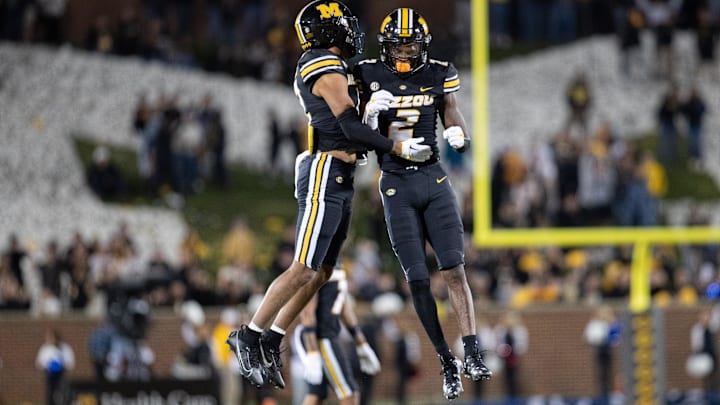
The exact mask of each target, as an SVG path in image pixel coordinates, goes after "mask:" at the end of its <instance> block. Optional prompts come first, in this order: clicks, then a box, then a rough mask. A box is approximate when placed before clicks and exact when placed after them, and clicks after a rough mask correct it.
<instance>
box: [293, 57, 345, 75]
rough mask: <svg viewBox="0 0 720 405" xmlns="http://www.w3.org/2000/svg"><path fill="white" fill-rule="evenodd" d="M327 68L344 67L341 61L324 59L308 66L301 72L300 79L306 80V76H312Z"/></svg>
mask: <svg viewBox="0 0 720 405" xmlns="http://www.w3.org/2000/svg"><path fill="white" fill-rule="evenodd" d="M327 66H342V63H340V60H339V59H335V58H332V59H324V60H321V61H318V62H315V63H312V64H310V65H306V67H304V68H303V69H302V70H301V71H300V77H302V78H303V79H305V77H306V76H308V75H309V74H311V73H312V72H314V71H316V70H318V69H321V68H324V67H327Z"/></svg>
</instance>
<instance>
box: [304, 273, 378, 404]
mask: <svg viewBox="0 0 720 405" xmlns="http://www.w3.org/2000/svg"><path fill="white" fill-rule="evenodd" d="M300 318H301V320H302V326H300V328H302V331H301V332H300V333H296V334H295V337H296V339H294V341H293V344H294V345H295V348H296V350H297V352H298V355H299V357H300V358H301V359H302V361H303V366H304V369H305V373H304V376H303V378H304V379H305V381H306V382H307V383H308V393H307V394H306V396H305V400H304V401H303V405H319V404H321V403H322V402H323V400H324V399H325V398H326V397H327V395H328V392H327V391H328V388H331V389H332V390H333V391H334V392H335V395H336V396H337V398H338V399H339V400H340V404H341V405H355V404H357V403H358V402H359V398H358V394H359V393H358V387H357V384H356V382H355V378H354V377H353V374H352V367H351V365H350V362H349V359H348V358H347V357H346V355H345V354H344V352H343V350H342V348H341V346H342V345H341V343H340V341H339V337H340V332H341V330H342V326H341V322H342V325H345V327H346V328H347V330H348V331H349V332H350V334H351V335H352V337H353V340H354V342H355V348H356V351H357V355H358V359H359V360H360V368H361V370H362V371H363V372H364V373H366V374H370V375H374V374H377V373H378V372H379V371H380V361H379V360H378V358H377V355H376V354H375V352H374V351H373V349H372V348H371V347H370V345H369V344H368V342H367V340H366V339H365V336H364V335H363V332H362V330H361V329H360V327H359V326H358V319H357V315H356V314H355V310H354V309H353V308H352V303H350V302H348V291H347V277H346V272H345V270H344V269H343V268H341V267H338V268H336V269H335V270H334V271H333V274H332V276H331V277H330V280H329V281H328V282H327V283H326V284H325V285H323V286H322V288H320V290H319V291H318V292H317V294H316V299H312V300H311V301H310V302H309V303H308V305H307V306H306V307H305V309H303V311H302V313H301V317H300Z"/></svg>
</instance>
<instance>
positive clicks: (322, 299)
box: [315, 269, 347, 339]
mask: <svg viewBox="0 0 720 405" xmlns="http://www.w3.org/2000/svg"><path fill="white" fill-rule="evenodd" d="M317 294H318V303H317V310H316V311H315V316H316V318H317V330H316V333H317V337H318V339H323V338H327V339H333V338H336V337H338V336H339V335H340V329H341V326H340V315H341V314H342V310H343V306H344V305H345V299H346V297H347V280H346V279H345V271H344V270H337V269H336V270H334V271H333V276H332V277H331V278H330V280H328V282H327V283H325V284H324V285H323V286H322V287H321V288H320V290H318V293H317Z"/></svg>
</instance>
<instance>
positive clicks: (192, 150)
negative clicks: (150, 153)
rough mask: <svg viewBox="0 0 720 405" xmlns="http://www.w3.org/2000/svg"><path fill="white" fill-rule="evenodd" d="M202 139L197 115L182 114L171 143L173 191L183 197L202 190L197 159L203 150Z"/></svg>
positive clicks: (190, 113)
mask: <svg viewBox="0 0 720 405" xmlns="http://www.w3.org/2000/svg"><path fill="white" fill-rule="evenodd" d="M204 138H205V134H204V130H203V127H202V126H201V124H200V122H199V120H198V115H197V113H196V112H194V111H185V112H183V113H182V118H181V119H180V124H179V127H178V129H177V133H176V134H175V136H174V137H173V138H172V142H171V150H172V156H173V173H174V180H175V182H174V184H175V189H176V191H177V192H179V193H181V194H183V195H187V194H193V193H197V192H199V191H201V190H202V187H203V186H202V182H201V180H200V176H199V162H198V157H199V156H201V154H202V152H203V149H204V143H205V139H204Z"/></svg>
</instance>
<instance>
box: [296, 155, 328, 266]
mask: <svg viewBox="0 0 720 405" xmlns="http://www.w3.org/2000/svg"><path fill="white" fill-rule="evenodd" d="M327 159H328V155H327V154H326V153H323V154H321V155H320V161H319V162H318V164H317V167H316V168H315V172H314V173H311V174H310V176H311V177H310V179H311V180H313V181H312V182H310V183H308V186H309V185H310V184H312V185H313V190H312V198H311V199H310V207H306V208H305V209H306V210H307V209H309V210H310V217H309V218H308V221H307V224H306V225H305V231H304V232H303V237H302V248H301V249H300V255H299V257H298V261H299V262H300V263H303V264H305V265H306V266H308V267H309V265H310V263H308V260H307V259H308V254H309V250H310V244H311V243H312V236H313V230H314V229H315V226H316V225H317V223H316V222H318V221H317V219H318V218H317V216H318V211H319V209H320V203H319V202H320V190H321V189H322V184H323V171H324V170H325V163H326V161H327ZM308 192H310V190H308ZM319 222H320V225H322V218H320V221H319Z"/></svg>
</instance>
